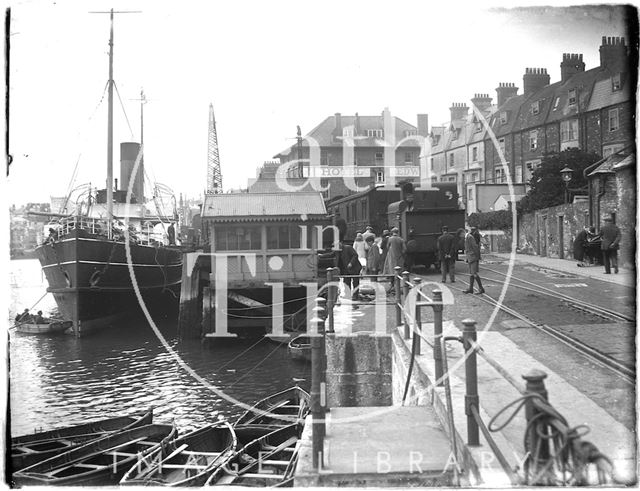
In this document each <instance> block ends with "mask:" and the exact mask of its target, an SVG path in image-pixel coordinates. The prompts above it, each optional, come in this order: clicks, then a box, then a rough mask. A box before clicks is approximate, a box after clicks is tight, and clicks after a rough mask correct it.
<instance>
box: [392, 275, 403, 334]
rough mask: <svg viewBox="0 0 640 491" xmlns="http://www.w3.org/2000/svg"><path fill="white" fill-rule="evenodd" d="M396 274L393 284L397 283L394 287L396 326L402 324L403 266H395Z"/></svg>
mask: <svg viewBox="0 0 640 491" xmlns="http://www.w3.org/2000/svg"><path fill="white" fill-rule="evenodd" d="M393 271H394V273H395V276H394V277H393V284H394V285H395V287H394V289H395V291H396V326H399V325H400V324H402V308H400V305H401V304H402V290H401V283H400V271H402V268H401V267H400V266H396V267H395V268H393Z"/></svg>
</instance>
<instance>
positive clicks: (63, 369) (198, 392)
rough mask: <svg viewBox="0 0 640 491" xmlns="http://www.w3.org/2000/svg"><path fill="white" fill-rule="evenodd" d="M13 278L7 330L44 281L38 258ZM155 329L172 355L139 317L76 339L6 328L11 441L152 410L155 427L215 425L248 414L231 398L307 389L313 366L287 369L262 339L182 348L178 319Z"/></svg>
mask: <svg viewBox="0 0 640 491" xmlns="http://www.w3.org/2000/svg"><path fill="white" fill-rule="evenodd" d="M9 273H10V277H9V283H10V284H9V289H10V297H9V302H10V304H9V316H10V317H9V319H8V326H11V325H13V318H14V317H15V315H16V313H17V312H21V311H22V310H24V309H25V308H29V307H31V306H32V305H33V304H34V303H35V302H36V301H37V300H38V299H39V298H40V296H41V295H42V294H43V293H44V291H45V289H46V280H45V279H44V278H43V276H42V274H41V270H40V265H39V263H38V261H37V260H34V259H27V260H14V261H10V271H9ZM37 310H42V311H43V312H44V315H45V316H49V315H52V314H55V313H56V307H55V302H54V300H53V298H52V296H51V295H50V294H49V295H46V296H45V297H44V298H43V299H42V300H41V301H40V302H39V303H38V305H37V306H36V307H35V309H34V311H32V312H34V313H35V311H37ZM156 325H157V327H158V330H159V332H160V334H161V335H162V336H163V337H164V339H165V340H166V343H167V344H168V346H169V347H170V348H171V349H172V350H174V353H175V355H174V354H172V353H171V350H168V349H167V348H166V347H165V346H164V345H163V343H162V342H161V340H160V339H159V338H158V336H157V335H156V334H155V332H154V330H153V329H152V328H151V327H150V326H149V324H148V322H147V321H146V319H145V318H144V317H143V316H140V317H139V318H129V319H126V320H124V321H122V323H121V324H119V325H118V326H117V327H116V328H114V329H109V330H104V331H102V332H97V333H94V334H92V335H90V336H87V337H84V338H80V339H76V338H75V337H74V336H72V335H65V334H63V335H56V336H51V337H47V336H33V335H26V334H20V333H16V332H15V331H14V330H12V329H9V350H8V354H9V375H10V397H9V404H10V417H11V421H10V425H11V434H12V435H14V436H15V435H20V434H24V433H30V432H32V431H34V429H39V428H43V429H47V428H52V427H56V426H67V425H73V424H79V423H82V422H86V421H89V420H93V419H101V418H105V417H109V416H117V415H125V414H128V413H131V412H133V411H139V410H142V409H147V408H151V407H152V408H154V414H155V417H154V421H156V422H171V421H172V420H173V421H175V422H176V424H177V425H178V428H179V429H180V430H188V429H192V428H195V427H198V426H201V425H203V424H205V423H207V422H212V421H215V420H216V419H217V417H218V416H223V417H226V418H233V417H234V416H237V415H239V414H240V413H241V412H242V411H243V410H244V409H243V408H242V407H241V406H238V405H236V404H235V403H234V402H231V401H229V400H228V398H233V399H235V400H237V401H240V402H241V403H243V404H247V405H251V404H252V403H254V402H255V401H257V400H258V399H260V398H262V397H265V396H267V395H269V394H271V393H273V392H276V391H279V390H283V389H285V388H287V387H290V386H292V385H294V384H296V383H298V385H300V386H301V387H303V388H305V389H307V390H308V389H309V386H310V380H311V379H310V366H309V364H305V363H300V362H297V361H292V360H291V359H290V358H289V355H288V353H287V350H286V347H285V346H283V345H278V344H274V343H272V342H270V341H268V340H266V339H261V340H259V341H257V342H244V343H241V342H238V341H233V342H226V343H225V344H223V345H215V346H204V345H202V344H201V343H200V342H199V341H194V342H188V343H178V342H177V336H176V334H177V328H176V321H175V320H156ZM177 357H179V360H178V359H177ZM180 360H181V361H180ZM181 362H184V364H185V365H186V366H183V365H182V363H181ZM196 375H197V377H196ZM198 378H200V379H201V380H198Z"/></svg>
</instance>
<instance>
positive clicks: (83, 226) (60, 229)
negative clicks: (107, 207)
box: [56, 216, 162, 245]
mask: <svg viewBox="0 0 640 491" xmlns="http://www.w3.org/2000/svg"><path fill="white" fill-rule="evenodd" d="M56 225H57V236H58V239H62V238H64V237H66V236H68V235H69V234H70V233H71V232H72V231H74V230H85V231H86V232H87V233H90V234H92V235H98V236H104V237H107V230H108V227H109V223H108V220H106V219H104V218H93V217H86V216H72V217H65V218H61V219H60V220H59V221H58V222H57V224H56ZM129 237H130V240H132V241H134V242H136V243H138V244H141V245H153V244H155V243H162V242H161V241H158V235H157V234H156V233H155V232H154V230H153V226H152V225H151V224H149V223H146V224H142V225H141V227H140V229H135V230H133V229H131V228H130V229H129ZM124 238H125V233H124V226H122V230H121V231H118V230H116V229H114V239H115V240H118V239H120V240H124Z"/></svg>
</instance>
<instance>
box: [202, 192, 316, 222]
mask: <svg viewBox="0 0 640 491" xmlns="http://www.w3.org/2000/svg"><path fill="white" fill-rule="evenodd" d="M202 208H203V210H202V218H212V219H224V218H230V217H232V218H236V219H242V218H245V219H251V218H263V219H268V218H269V217H274V216H278V217H290V218H300V219H303V220H304V219H305V217H306V216H309V215H315V216H318V215H326V214H327V209H326V207H325V205H324V200H323V199H322V195H321V194H320V193H317V192H316V193H282V192H281V193H278V194H275V193H238V194H212V195H207V196H205V199H204V206H203V207H202Z"/></svg>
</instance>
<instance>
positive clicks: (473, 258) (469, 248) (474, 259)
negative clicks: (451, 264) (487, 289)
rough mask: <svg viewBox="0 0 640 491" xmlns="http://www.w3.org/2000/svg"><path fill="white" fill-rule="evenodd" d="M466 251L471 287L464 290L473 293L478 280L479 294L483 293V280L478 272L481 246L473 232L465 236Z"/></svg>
mask: <svg viewBox="0 0 640 491" xmlns="http://www.w3.org/2000/svg"><path fill="white" fill-rule="evenodd" d="M472 230H473V229H472ZM464 253H465V254H466V256H467V263H469V288H468V289H466V290H464V291H463V293H473V283H474V281H477V282H478V294H479V295H482V294H483V293H484V288H482V281H481V280H480V275H479V274H478V271H479V270H480V246H479V245H478V242H477V241H476V238H475V237H474V236H473V233H472V232H469V233H468V234H467V235H466V236H465V237H464Z"/></svg>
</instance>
